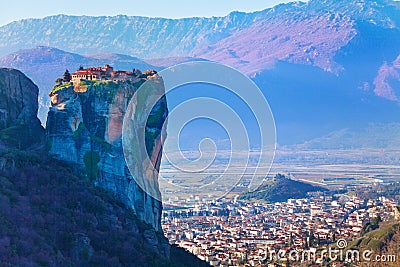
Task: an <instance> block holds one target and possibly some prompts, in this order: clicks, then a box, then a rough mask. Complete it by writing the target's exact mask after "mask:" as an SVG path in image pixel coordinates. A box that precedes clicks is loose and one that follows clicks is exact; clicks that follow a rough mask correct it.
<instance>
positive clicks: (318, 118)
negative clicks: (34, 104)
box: [0, 0, 400, 145]
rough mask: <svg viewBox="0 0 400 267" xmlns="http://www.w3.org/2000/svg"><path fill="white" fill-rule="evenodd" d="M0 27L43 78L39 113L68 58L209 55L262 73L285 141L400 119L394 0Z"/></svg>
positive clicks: (153, 59) (165, 62) (399, 45)
mask: <svg viewBox="0 0 400 267" xmlns="http://www.w3.org/2000/svg"><path fill="white" fill-rule="evenodd" d="M0 33H1V34H0V55H1V56H3V58H1V60H0V66H4V67H13V68H17V69H21V70H22V71H24V72H25V73H26V74H27V75H28V76H29V77H30V78H32V79H33V80H34V81H35V82H36V83H37V84H38V85H39V87H40V88H41V94H40V95H41V99H42V100H41V101H42V102H43V103H41V106H42V109H41V111H40V113H39V117H40V118H41V120H42V121H43V120H44V119H45V114H47V112H46V103H47V102H48V99H46V94H45V93H42V88H43V92H48V91H49V87H50V86H51V85H52V84H53V82H54V81H53V80H54V78H57V77H58V76H59V75H60V73H62V72H63V71H64V69H65V68H69V69H72V70H75V69H76V68H77V67H79V65H86V66H89V65H90V66H91V65H102V64H104V63H111V64H114V65H115V66H116V67H117V68H123V69H131V68H134V67H135V68H141V69H147V68H152V69H162V68H164V67H168V66H171V65H173V64H176V63H180V62H185V61H188V60H192V59H195V60H199V59H205V60H211V61H216V62H219V63H223V64H227V65H229V66H232V67H235V68H237V69H239V70H240V71H242V72H243V73H245V74H246V75H248V76H249V77H251V78H252V79H253V80H254V81H255V82H256V83H257V85H258V86H259V87H260V88H261V90H262V91H263V93H264V95H265V96H266V98H267V99H268V101H269V104H270V106H271V109H272V111H273V113H274V116H275V120H276V124H277V132H278V142H279V143H280V144H284V145H287V144H295V143H303V142H305V141H309V140H312V139H314V138H319V137H321V136H326V135H329V134H330V133H332V132H335V131H340V130H343V129H348V128H352V130H353V131H357V130H358V131H360V129H364V128H365V127H367V126H368V125H370V124H371V123H372V124H382V123H383V124H388V123H399V122H400V109H399V104H400V4H399V2H397V1H391V0H363V1H361V0H350V1H344V0H340V1H333V0H311V1H308V2H307V3H303V2H293V3H289V4H281V5H278V6H276V7H274V8H270V9H266V10H263V11H259V12H253V13H242V12H233V13H231V14H229V15H227V16H226V17H212V18H186V19H176V20H175V19H163V18H145V17H129V16H115V17H88V16H81V17H77V16H66V15H57V16H52V17H46V18H43V19H26V20H21V21H17V22H13V23H10V24H8V25H5V26H3V27H0ZM49 46H50V47H49ZM51 47H55V48H51ZM15 51H17V52H15ZM65 51H70V52H65ZM9 53H11V54H9ZM7 54H8V55H7ZM78 54H81V55H78ZM93 55H95V56H93ZM128 55H129V56H128ZM139 58H140V59H139ZM56 74H57V75H58V76H56ZM187 94H190V93H187ZM215 97H216V98H221V95H220V94H219V93H218V92H215ZM294 133H295V134H294Z"/></svg>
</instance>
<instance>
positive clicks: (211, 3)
mask: <svg viewBox="0 0 400 267" xmlns="http://www.w3.org/2000/svg"><path fill="white" fill-rule="evenodd" d="M284 2H286V3H287V2H292V1H291V0H200V1H197V0H195V1H193V0H153V1H143V0H141V1H137V0H112V1H101V0H86V1H79V0H68V1H67V0H35V1H26V0H12V1H7V4H4V3H2V4H1V10H0V25H5V24H7V23H10V22H12V21H15V20H20V19H23V18H42V17H46V16H50V15H56V14H67V15H94V16H100V15H109V16H111V15H118V14H124V15H132V16H150V17H167V18H182V17H193V16H202V17H203V16H205V17H211V16H224V15H226V14H228V13H229V12H231V11H237V10H238V11H247V12H249V11H256V10H262V9H265V8H268V7H272V6H274V5H276V4H279V3H284Z"/></svg>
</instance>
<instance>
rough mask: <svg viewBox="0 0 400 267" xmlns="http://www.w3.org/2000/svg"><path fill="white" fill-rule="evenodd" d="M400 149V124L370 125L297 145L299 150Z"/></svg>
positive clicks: (337, 132) (333, 133)
mask: <svg viewBox="0 0 400 267" xmlns="http://www.w3.org/2000/svg"><path fill="white" fill-rule="evenodd" d="M333 147H335V148H338V149H368V148H377V147H378V148H387V149H390V148H400V124H399V123H388V124H370V125H368V126H367V127H363V128H359V129H357V128H352V129H343V130H340V131H335V132H332V133H330V134H328V135H325V136H322V137H319V138H315V139H313V140H310V141H307V142H305V143H304V144H301V145H297V146H296V148H297V149H301V150H304V149H306V150H307V149H330V148H333Z"/></svg>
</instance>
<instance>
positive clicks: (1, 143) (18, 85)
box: [0, 69, 44, 150]
mask: <svg viewBox="0 0 400 267" xmlns="http://www.w3.org/2000/svg"><path fill="white" fill-rule="evenodd" d="M38 93H39V89H38V87H37V86H36V85H35V84H34V83H33V82H32V81H31V80H30V79H29V78H28V77H26V76H25V75H24V74H23V73H22V72H20V71H18V70H15V69H0V150H2V149H5V148H6V147H14V148H19V149H26V148H32V147H33V146H38V145H39V146H40V145H41V144H42V143H43V141H44V130H43V128H42V127H41V125H40V121H39V120H38V118H37V117H36V116H37V112H38V101H37V99H38Z"/></svg>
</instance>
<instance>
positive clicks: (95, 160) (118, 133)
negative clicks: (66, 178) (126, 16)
mask: <svg viewBox="0 0 400 267" xmlns="http://www.w3.org/2000/svg"><path fill="white" fill-rule="evenodd" d="M153 74H154V73H151V72H148V76H146V75H143V76H142V77H141V78H136V79H135V80H129V81H119V82H111V81H96V82H89V81H87V82H83V83H81V85H79V86H77V85H75V87H74V85H72V84H64V85H62V86H58V87H57V86H56V87H55V88H54V89H53V91H52V92H51V94H50V97H51V101H52V107H50V111H49V114H48V119H47V126H46V131H47V138H48V144H49V152H50V154H52V155H54V156H55V157H56V158H58V159H61V160H64V161H66V162H68V163H70V164H73V165H74V166H76V170H77V171H78V172H80V174H81V175H82V176H85V177H87V178H88V179H91V180H92V181H93V182H94V183H95V184H96V185H97V186H100V187H102V188H105V189H107V190H110V191H112V192H114V193H115V195H116V196H117V198H118V199H119V200H121V201H122V202H123V203H125V204H126V205H127V206H129V207H131V208H132V209H133V210H134V211H135V212H136V214H137V215H138V216H139V218H141V219H142V220H143V221H145V222H147V223H149V224H151V225H152V226H153V227H154V228H155V229H156V230H159V231H161V211H162V204H161V202H160V201H158V200H156V199H154V198H152V197H150V196H149V195H147V194H146V193H145V192H144V191H143V190H142V189H141V188H140V187H139V186H138V184H137V183H136V182H135V180H136V179H137V178H138V177H132V175H131V174H130V172H129V169H128V167H127V164H126V162H125V158H124V153H123V147H122V124H123V118H124V115H125V112H126V110H127V107H128V104H129V101H130V99H131V98H132V96H133V95H134V93H135V91H136V90H137V89H138V88H139V87H140V85H141V84H142V83H143V82H144V81H146V80H147V79H149V78H150V77H151V78H152V79H154V78H156V79H158V76H157V75H153ZM160 85H161V86H163V84H162V83H160ZM155 110H158V111H161V112H154V113H152V114H153V115H152V116H151V117H150V118H149V121H151V122H153V123H148V124H147V125H139V124H137V125H134V127H147V128H146V132H148V133H149V135H148V138H147V141H148V142H147V143H148V144H149V146H147V153H148V155H149V157H150V158H151V159H153V160H154V164H155V166H157V168H158V167H159V163H160V161H161V153H160V151H161V149H162V146H160V142H162V141H161V140H162V139H161V137H162V136H163V135H164V134H165V133H164V132H163V130H162V125H163V122H164V121H165V118H166V114H167V106H166V101H165V99H163V100H162V101H160V102H159V103H158V104H157V106H156V107H155ZM154 122H157V123H154ZM146 136H147V135H146ZM153 155H154V156H153ZM137 164H138V168H140V167H139V165H141V163H139V162H138V163H137ZM157 190H158V185H157Z"/></svg>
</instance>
